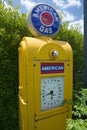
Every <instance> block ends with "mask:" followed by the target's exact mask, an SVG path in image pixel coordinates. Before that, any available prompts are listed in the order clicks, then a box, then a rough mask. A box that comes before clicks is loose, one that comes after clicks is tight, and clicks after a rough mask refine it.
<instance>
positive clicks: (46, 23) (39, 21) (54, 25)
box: [28, 4, 60, 36]
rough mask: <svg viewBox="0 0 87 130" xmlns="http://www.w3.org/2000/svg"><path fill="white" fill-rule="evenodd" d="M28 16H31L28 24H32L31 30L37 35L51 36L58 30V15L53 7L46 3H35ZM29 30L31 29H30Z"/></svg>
mask: <svg viewBox="0 0 87 130" xmlns="http://www.w3.org/2000/svg"><path fill="white" fill-rule="evenodd" d="M28 17H29V18H30V17H31V20H30V21H31V23H32V24H30V26H31V25H32V26H33V27H32V28H34V31H33V32H37V33H38V34H39V35H45V36H53V35H55V34H56V33H57V32H58V30H59V27H60V18H59V15H58V13H57V12H56V10H55V9H54V8H52V7H51V6H49V5H47V4H38V5H36V6H35V7H34V8H33V9H32V11H31V15H30V16H28ZM29 18H28V19H29ZM30 28H31V27H30ZM30 30H31V31H32V29H30Z"/></svg>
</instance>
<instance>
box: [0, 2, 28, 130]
mask: <svg viewBox="0 0 87 130" xmlns="http://www.w3.org/2000/svg"><path fill="white" fill-rule="evenodd" d="M25 18H26V16H25V15H24V14H22V15H21V14H19V12H18V11H17V10H16V9H13V8H12V7H11V6H8V7H6V6H5V5H4V3H3V2H1V1H0V130H17V129H18V120H19V119H18V115H19V114H18V46H19V43H20V41H21V39H22V37H23V36H24V35H26V36H27V35H30V34H29V31H28V29H27V26H26V21H25Z"/></svg>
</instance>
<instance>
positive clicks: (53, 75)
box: [19, 37, 73, 130]
mask: <svg viewBox="0 0 87 130" xmlns="http://www.w3.org/2000/svg"><path fill="white" fill-rule="evenodd" d="M72 66H73V58H72V49H71V47H70V45H69V43H67V42H63V41H56V40H53V39H51V38H46V37H40V38H31V37H24V38H23V39H22V41H21V43H20V47H19V115H20V129H21V130H44V129H46V130H47V129H49V130H58V129H60V130H66V119H67V118H70V117H71V116H72V114H71V113H72V106H71V104H70V102H71V100H72V77H73V76H72Z"/></svg>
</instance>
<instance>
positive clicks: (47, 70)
mask: <svg viewBox="0 0 87 130" xmlns="http://www.w3.org/2000/svg"><path fill="white" fill-rule="evenodd" d="M55 73H64V63H41V74H55Z"/></svg>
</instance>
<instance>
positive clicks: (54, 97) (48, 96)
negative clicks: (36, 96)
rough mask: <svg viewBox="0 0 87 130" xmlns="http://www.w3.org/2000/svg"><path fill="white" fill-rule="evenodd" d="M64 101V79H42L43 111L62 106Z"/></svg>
mask: <svg viewBox="0 0 87 130" xmlns="http://www.w3.org/2000/svg"><path fill="white" fill-rule="evenodd" d="M63 101H64V77H63V76H61V77H51V78H42V79H41V110H42V111H43V110H48V109H52V108H55V107H58V106H61V105H62V104H63Z"/></svg>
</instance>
